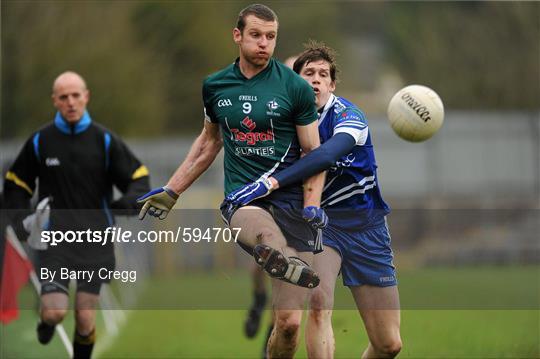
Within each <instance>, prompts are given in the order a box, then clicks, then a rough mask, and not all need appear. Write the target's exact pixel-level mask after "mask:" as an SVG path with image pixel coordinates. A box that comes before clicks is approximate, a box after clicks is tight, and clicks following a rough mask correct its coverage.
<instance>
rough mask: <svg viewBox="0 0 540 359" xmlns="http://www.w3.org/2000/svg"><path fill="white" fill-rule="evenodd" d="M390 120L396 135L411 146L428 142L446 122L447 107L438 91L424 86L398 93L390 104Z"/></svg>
mask: <svg viewBox="0 0 540 359" xmlns="http://www.w3.org/2000/svg"><path fill="white" fill-rule="evenodd" d="M388 120H389V121H390V126H392V129H393V130H394V132H395V133H396V134H397V135H398V136H399V137H401V138H403V139H404V140H407V141H411V142H421V141H425V140H427V139H428V138H430V137H431V136H433V135H434V134H435V132H437V131H438V130H439V129H440V128H441V126H442V124H443V120H444V105H443V103H442V101H441V98H440V97H439V95H437V93H436V92H435V91H433V90H432V89H430V88H429V87H426V86H422V85H410V86H407V87H404V88H402V89H401V90H399V91H398V92H397V93H396V94H395V95H394V97H392V99H391V100H390V103H389V104H388Z"/></svg>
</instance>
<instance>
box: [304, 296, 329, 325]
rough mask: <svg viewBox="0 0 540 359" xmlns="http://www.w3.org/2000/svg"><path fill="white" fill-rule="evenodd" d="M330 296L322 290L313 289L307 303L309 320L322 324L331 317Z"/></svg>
mask: <svg viewBox="0 0 540 359" xmlns="http://www.w3.org/2000/svg"><path fill="white" fill-rule="evenodd" d="M332 302H333V301H332V298H329V297H328V295H327V294H326V293H324V291H322V290H314V291H313V293H312V295H311V298H310V303H309V320H310V321H312V323H313V324H315V325H317V326H321V325H324V324H325V323H327V322H328V321H329V320H330V319H331V317H332V304H333V303H332Z"/></svg>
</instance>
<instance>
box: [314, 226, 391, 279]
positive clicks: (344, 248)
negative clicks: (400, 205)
mask: <svg viewBox="0 0 540 359" xmlns="http://www.w3.org/2000/svg"><path fill="white" fill-rule="evenodd" d="M390 242H391V239H390V232H389V230H388V226H387V224H386V218H385V219H384V221H380V223H378V224H377V225H375V226H373V227H370V228H368V229H364V230H361V231H350V232H349V231H344V230H343V229H338V228H336V227H333V226H332V219H331V218H330V223H329V224H328V227H326V228H325V229H324V231H323V244H324V245H325V246H328V247H331V248H333V249H335V250H336V251H337V252H338V253H339V255H340V256H341V260H342V262H341V275H342V276H343V285H345V286H347V287H355V286H361V285H364V284H368V285H373V286H377V287H389V286H394V285H397V278H396V269H395V266H394V263H393V259H394V254H393V252H392V248H391V247H390Z"/></svg>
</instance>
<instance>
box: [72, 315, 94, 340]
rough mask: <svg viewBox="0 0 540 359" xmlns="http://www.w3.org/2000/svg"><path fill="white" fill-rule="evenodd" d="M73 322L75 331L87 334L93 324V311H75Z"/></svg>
mask: <svg viewBox="0 0 540 359" xmlns="http://www.w3.org/2000/svg"><path fill="white" fill-rule="evenodd" d="M75 323H76V326H77V332H78V333H79V334H81V335H88V334H89V333H91V332H92V330H93V329H94V326H95V311H94V310H89V309H86V310H85V309H79V310H76V311H75Z"/></svg>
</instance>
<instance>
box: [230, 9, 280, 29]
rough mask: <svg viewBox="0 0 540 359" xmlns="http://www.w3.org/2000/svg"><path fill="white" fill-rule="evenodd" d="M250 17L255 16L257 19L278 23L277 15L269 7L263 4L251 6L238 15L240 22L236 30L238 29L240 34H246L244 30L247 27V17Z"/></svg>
mask: <svg viewBox="0 0 540 359" xmlns="http://www.w3.org/2000/svg"><path fill="white" fill-rule="evenodd" d="M249 15H253V16H255V17H256V18H258V19H261V20H264V21H275V22H277V21H278V18H277V15H276V13H275V12H274V10H272V9H270V8H269V7H268V6H266V5H262V4H251V5H249V6H248V7H246V8H244V9H242V11H240V14H238V22H237V23H236V28H238V30H240V32H244V28H245V27H246V17H248V16H249Z"/></svg>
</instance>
